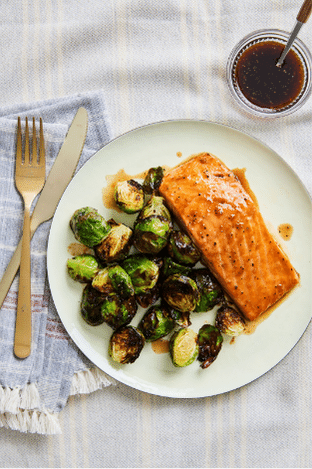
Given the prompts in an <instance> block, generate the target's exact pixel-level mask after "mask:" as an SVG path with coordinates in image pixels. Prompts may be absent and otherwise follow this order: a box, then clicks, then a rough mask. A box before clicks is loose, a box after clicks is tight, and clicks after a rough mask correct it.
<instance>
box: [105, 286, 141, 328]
mask: <svg viewBox="0 0 312 469" xmlns="http://www.w3.org/2000/svg"><path fill="white" fill-rule="evenodd" d="M137 310H138V305H137V303H136V301H135V298H134V296H131V297H130V298H128V299H126V300H125V299H122V298H121V297H120V296H119V295H117V294H116V293H110V294H109V295H107V296H106V297H105V299H104V301H103V302H102V304H101V313H102V316H103V318H104V322H106V324H108V325H109V326H110V327H111V328H112V329H114V330H116V329H118V328H119V327H121V326H124V325H126V324H129V323H130V322H131V321H132V319H133V318H134V316H135V314H136V312H137Z"/></svg>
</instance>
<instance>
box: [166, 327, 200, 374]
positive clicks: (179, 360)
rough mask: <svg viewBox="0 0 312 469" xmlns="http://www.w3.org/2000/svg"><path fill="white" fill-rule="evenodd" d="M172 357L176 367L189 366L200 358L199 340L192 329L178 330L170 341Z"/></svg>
mask: <svg viewBox="0 0 312 469" xmlns="http://www.w3.org/2000/svg"><path fill="white" fill-rule="evenodd" d="M169 351H170V356H171V359H172V363H173V364H174V366H178V367H184V366H188V365H190V364H191V363H193V361H194V360H195V359H196V358H197V357H198V351H199V348H198V338H197V334H196V332H194V331H193V330H192V329H188V328H186V329H185V328H182V329H178V330H177V331H176V332H175V333H174V334H173V336H172V337H171V339H170V344H169Z"/></svg>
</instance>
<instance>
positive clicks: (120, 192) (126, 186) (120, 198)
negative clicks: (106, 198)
mask: <svg viewBox="0 0 312 469" xmlns="http://www.w3.org/2000/svg"><path fill="white" fill-rule="evenodd" d="M114 198H115V202H116V204H117V205H118V207H120V208H121V210H123V211H124V212H125V213H130V214H131V213H135V212H139V211H140V210H141V209H142V207H143V204H144V191H143V188H142V186H141V184H140V183H138V182H137V181H135V180H134V179H129V180H128V181H121V182H118V183H117V184H116V187H115V192H114Z"/></svg>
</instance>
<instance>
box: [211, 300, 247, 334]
mask: <svg viewBox="0 0 312 469" xmlns="http://www.w3.org/2000/svg"><path fill="white" fill-rule="evenodd" d="M216 327H217V328H218V329H220V331H221V332H223V333H224V334H226V335H230V336H232V337H236V336H238V335H240V334H242V332H244V330H245V321H244V319H243V318H242V316H241V315H240V314H239V313H238V312H237V311H236V310H235V309H234V308H231V307H230V306H228V305H223V306H221V308H219V309H218V311H217V315H216Z"/></svg>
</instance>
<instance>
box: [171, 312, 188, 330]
mask: <svg viewBox="0 0 312 469" xmlns="http://www.w3.org/2000/svg"><path fill="white" fill-rule="evenodd" d="M170 316H171V317H172V318H173V319H174V320H175V323H176V324H177V325H178V326H180V327H189V326H190V325H191V324H192V323H191V319H190V312H189V311H184V312H182V311H178V310H176V309H173V308H171V309H170Z"/></svg>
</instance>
